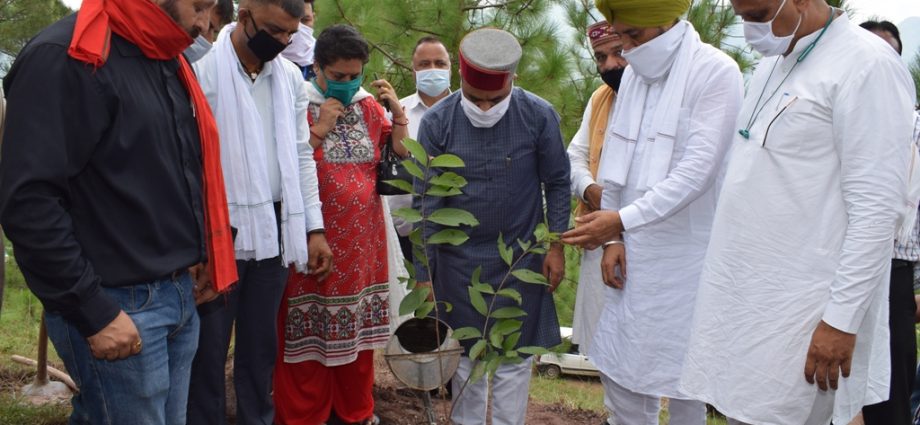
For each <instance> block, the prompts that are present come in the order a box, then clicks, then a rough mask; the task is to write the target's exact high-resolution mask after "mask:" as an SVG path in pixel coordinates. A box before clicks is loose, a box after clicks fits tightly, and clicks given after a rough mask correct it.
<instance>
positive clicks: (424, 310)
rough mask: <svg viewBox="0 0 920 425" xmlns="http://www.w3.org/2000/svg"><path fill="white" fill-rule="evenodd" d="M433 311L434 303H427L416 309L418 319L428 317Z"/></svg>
mask: <svg viewBox="0 0 920 425" xmlns="http://www.w3.org/2000/svg"><path fill="white" fill-rule="evenodd" d="M432 310H434V302H433V301H425V302H423V303H422V305H421V306H420V307H419V308H417V309H415V317H416V318H417V319H423V318H425V317H428V313H431V311H432Z"/></svg>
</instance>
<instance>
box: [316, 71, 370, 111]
mask: <svg viewBox="0 0 920 425" xmlns="http://www.w3.org/2000/svg"><path fill="white" fill-rule="evenodd" d="M321 72H322V73H323V77H325V78H326V91H323V90H322V89H321V88H320V87H319V85H318V84H316V79H315V78H314V79H313V87H316V90H317V91H319V92H321V93H322V94H323V96H324V97H325V98H327V99H328V98H330V97H331V98H334V99H338V100H339V102H342V105H345V106H348V105H349V104H351V98H353V97H355V93H357V92H358V90H361V82H362V81H364V71H362V72H361V75H359V76H358V78H355V79H354V80H351V81H333V80H331V79H329V77H328V76H326V71H323V70H321Z"/></svg>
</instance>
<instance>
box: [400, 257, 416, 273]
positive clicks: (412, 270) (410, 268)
mask: <svg viewBox="0 0 920 425" xmlns="http://www.w3.org/2000/svg"><path fill="white" fill-rule="evenodd" d="M403 266H405V267H406V272H408V273H409V276H415V264H412V261H410V260H409V259H408V258H403Z"/></svg>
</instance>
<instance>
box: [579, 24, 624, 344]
mask: <svg viewBox="0 0 920 425" xmlns="http://www.w3.org/2000/svg"><path fill="white" fill-rule="evenodd" d="M587 33H588V40H589V41H590V42H591V50H592V51H593V52H594V63H595V65H597V72H598V74H600V76H601V79H602V80H603V81H604V85H602V86H600V87H598V88H597V90H595V91H594V93H593V94H592V95H591V100H589V101H588V104H587V105H586V106H585V112H584V115H583V116H582V119H581V125H580V126H579V127H578V131H577V132H576V133H575V136H574V137H573V138H572V141H571V142H570V143H569V147H568V149H567V150H566V152H567V153H568V154H569V165H570V166H571V168H572V177H571V179H572V192H573V194H574V195H575V196H577V197H578V201H579V203H578V208H577V209H576V211H575V214H577V215H581V214H587V213H589V212H591V211H596V210H599V209H600V204H601V193H603V186H602V184H603V182H598V181H597V169H598V164H599V162H600V153H601V148H602V147H603V144H604V134H606V132H607V126H608V125H609V124H610V120H611V117H612V116H613V108H614V104H615V103H616V92H617V90H619V89H620V82H621V81H622V78H623V71H625V69H626V59H623V55H622V53H623V43H622V42H621V41H620V36H618V35H617V34H616V33H615V32H614V31H613V26H612V25H610V23H609V22H607V21H600V22H597V23H595V24H592V25H590V26H589V27H588V29H587ZM603 253H604V250H603V249H586V250H584V252H583V253H582V256H581V267H580V269H579V273H578V291H577V292H576V295H575V311H574V317H573V320H572V343H573V344H578V349H579V350H580V351H581V352H582V353H587V352H588V349H589V348H590V347H591V343H592V342H593V341H594V333H595V331H596V330H597V324H598V321H599V320H600V318H601V311H602V310H603V309H604V281H603V278H602V277H601V257H602V256H603Z"/></svg>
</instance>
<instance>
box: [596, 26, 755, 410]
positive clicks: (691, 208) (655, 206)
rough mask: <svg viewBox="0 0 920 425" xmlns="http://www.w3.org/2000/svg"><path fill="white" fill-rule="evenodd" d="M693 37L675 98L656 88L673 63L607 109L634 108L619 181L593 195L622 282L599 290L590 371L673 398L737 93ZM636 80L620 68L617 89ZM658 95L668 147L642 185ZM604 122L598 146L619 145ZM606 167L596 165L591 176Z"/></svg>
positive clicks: (726, 64)
mask: <svg viewBox="0 0 920 425" xmlns="http://www.w3.org/2000/svg"><path fill="white" fill-rule="evenodd" d="M689 30H692V28H690V29H689ZM693 39H694V38H693V37H692V36H690V35H688V36H687V38H685V39H684V42H685V43H687V44H685V45H681V46H680V49H690V48H692V47H694V46H693V45H691V44H690V43H694V42H693V41H691V40H693ZM695 43H698V45H696V47H697V48H698V50H697V51H696V53H695V54H694V55H693V56H692V59H690V61H689V63H688V65H687V66H686V69H687V71H685V72H688V73H689V74H687V75H686V77H687V85H686V89H685V92H684V93H683V94H682V95H680V94H678V93H669V94H666V93H663V91H664V88H665V87H666V86H667V85H668V79H669V78H674V76H675V75H676V72H674V68H678V65H676V62H674V64H673V65H672V66H673V68H672V69H671V71H672V72H671V73H667V72H663V73H662V74H665V75H662V76H659V77H658V78H657V79H655V80H652V81H646V80H644V79H643V80H642V81H638V82H637V83H638V84H646V85H647V90H638V91H635V92H633V93H644V94H645V97H644V98H639V96H636V97H635V98H632V99H630V98H628V97H627V96H626V93H625V92H624V91H621V92H620V93H619V95H618V97H617V100H616V102H617V104H616V109H622V108H630V107H634V108H638V111H636V110H633V111H632V113H633V114H639V115H640V116H641V120H640V121H638V122H639V125H640V127H639V130H638V137H637V138H636V140H637V141H636V143H635V144H636V146H635V151H634V153H633V157H632V165H631V166H630V167H629V170H628V172H627V174H626V176H625V177H626V178H625V185H624V186H622V187H618V186H617V185H615V184H612V183H607V182H605V184H604V192H603V196H602V200H601V208H602V209H605V210H619V211H620V215H621V218H622V220H623V224H624V225H625V226H626V231H625V232H624V234H623V237H624V242H625V246H626V261H627V279H626V282H625V286H624V289H622V290H619V289H613V288H605V292H606V304H605V305H604V310H603V312H602V313H601V319H600V323H599V324H598V326H597V332H596V334H595V337H594V341H593V345H592V347H591V349H590V350H589V356H590V357H591V359H592V361H593V362H594V363H595V365H596V366H597V367H598V369H599V370H601V371H602V372H603V373H604V374H605V375H606V376H608V377H609V378H610V379H612V380H613V381H615V382H616V383H617V384H618V385H620V386H622V387H624V388H626V389H628V390H630V391H633V392H638V393H641V394H648V395H655V396H665V397H670V398H680V399H686V398H687V397H686V396H684V395H683V394H681V393H680V391H679V389H678V387H679V381H680V376H681V370H682V367H683V360H684V355H685V354H686V347H687V341H688V339H689V331H690V323H691V321H692V318H693V300H694V299H695V297H696V291H697V283H698V278H699V273H700V269H701V267H702V261H703V255H704V253H705V251H706V244H707V243H708V241H709V231H710V227H711V223H712V218H713V215H714V212H715V207H716V200H717V197H718V189H719V182H720V176H721V174H722V170H723V164H724V160H725V158H726V153H727V151H728V149H729V146H730V143H731V137H732V134H733V133H734V123H735V116H736V113H737V110H738V107H739V106H740V104H741V97H742V77H741V72H740V71H739V70H738V66H737V64H736V63H735V62H734V61H733V60H732V59H731V58H729V57H728V56H727V55H725V54H724V53H722V52H721V51H719V50H717V49H715V48H714V47H712V46H710V45H708V44H703V43H701V42H699V41H698V39H697V41H695ZM695 43H694V44H695ZM639 78H641V77H640V76H638V75H637V74H636V73H634V72H632V71H631V70H630V68H627V70H626V72H625V75H624V80H623V85H622V86H621V87H625V85H627V84H630V83H631V81H630V79H639ZM665 99H680V102H681V103H680V105H679V106H680V110H679V114H678V117H677V119H678V122H677V127H676V130H677V132H676V136H675V138H674V145H673V153H672V155H671V160H670V163H669V164H668V171H667V173H666V174H665V176H664V178H663V179H662V180H661V181H658V182H657V183H655V184H654V185H653V186H652V187H650V188H647V185H646V184H645V183H646V182H647V180H646V179H645V178H644V176H645V174H646V172H647V171H648V170H644V169H643V165H644V164H649V162H648V161H647V158H646V155H649V154H650V152H651V145H652V143H655V142H649V141H648V135H649V133H650V131H652V130H651V129H652V128H653V127H654V122H655V116H656V108H657V107H658V105H659V104H660V103H661V102H664V101H666V100H665ZM641 105H644V109H643V107H642V106H641ZM614 124H615V123H611V124H608V126H607V136H606V140H605V144H604V150H605V151H608V147H609V146H611V143H622V142H616V141H615V140H616V139H614V137H615V136H613V130H612V129H613V126H614ZM608 153H609V151H608ZM602 158H605V157H604V156H602ZM611 166H615V165H612V164H611V163H610V162H602V163H601V164H600V169H599V170H598V175H604V172H605V168H606V167H611ZM601 180H603V179H601ZM628 211H633V212H632V213H628Z"/></svg>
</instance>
